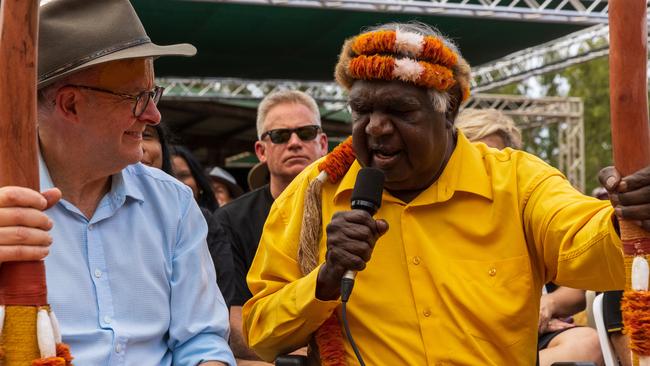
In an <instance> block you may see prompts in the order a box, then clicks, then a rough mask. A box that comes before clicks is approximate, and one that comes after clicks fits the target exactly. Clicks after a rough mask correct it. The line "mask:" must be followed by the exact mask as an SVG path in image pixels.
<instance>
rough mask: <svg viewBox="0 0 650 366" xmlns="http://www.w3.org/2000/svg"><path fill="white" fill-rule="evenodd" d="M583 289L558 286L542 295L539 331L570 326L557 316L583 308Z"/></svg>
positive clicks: (569, 314)
mask: <svg viewBox="0 0 650 366" xmlns="http://www.w3.org/2000/svg"><path fill="white" fill-rule="evenodd" d="M585 305H586V299H585V291H584V290H578V289H574V288H570V287H558V288H557V289H556V290H555V291H553V292H551V293H549V294H544V295H542V298H541V301H540V306H539V333H540V334H541V333H544V332H549V331H555V330H559V329H564V328H567V327H572V326H573V325H572V324H568V323H565V322H563V321H560V320H559V319H557V318H565V317H568V316H571V315H573V314H575V313H577V312H579V311H581V310H583V309H584V308H585Z"/></svg>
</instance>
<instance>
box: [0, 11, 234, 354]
mask: <svg viewBox="0 0 650 366" xmlns="http://www.w3.org/2000/svg"><path fill="white" fill-rule="evenodd" d="M39 41H40V43H39V49H38V55H39V60H38V66H39V72H38V74H39V75H38V90H39V93H38V94H39V95H38V98H39V100H38V127H39V128H38V137H39V146H40V153H39V158H40V159H39V160H40V161H39V166H40V187H41V190H43V191H44V192H43V193H42V194H39V193H38V192H35V191H32V190H29V189H27V188H18V187H3V188H0V248H2V249H0V262H1V261H6V260H38V259H43V258H44V257H45V266H46V273H47V285H48V301H49V303H50V304H51V306H52V309H53V310H54V312H55V313H56V314H57V315H58V318H59V320H60V323H61V332H62V335H63V341H64V342H66V343H68V344H69V345H70V348H71V352H72V355H73V356H74V358H75V360H74V362H75V364H78V365H118V364H119V365H164V366H170V365H199V364H201V365H210V366H216V365H226V364H229V365H231V366H233V365H234V364H235V361H234V358H233V356H232V352H231V351H230V349H229V347H228V344H227V339H228V333H229V330H228V318H227V314H228V312H227V308H226V306H225V303H224V301H223V298H222V296H221V294H220V292H219V289H218V287H217V285H216V279H215V273H214V266H213V264H212V262H211V259H210V255H209V252H208V249H207V245H206V235H207V225H206V223H205V220H204V218H203V216H202V214H201V211H200V210H199V208H198V206H197V204H196V203H195V201H194V199H193V197H192V192H191V191H190V190H189V188H187V187H186V186H185V185H183V184H182V183H180V182H178V181H177V180H176V179H174V178H172V177H170V176H168V175H166V174H165V173H163V172H162V171H160V170H158V169H153V168H149V167H147V166H145V165H143V164H140V163H139V161H140V160H141V159H142V154H143V152H142V135H143V132H144V130H145V127H147V126H155V125H157V124H158V123H160V120H161V115H160V112H159V111H158V108H157V107H156V103H157V102H158V101H159V100H160V96H161V95H162V92H163V89H162V88H160V87H157V86H155V85H154V71H153V58H154V57H159V56H166V55H182V56H192V55H194V54H195V53H196V49H195V48H194V47H193V46H191V45H189V44H179V45H172V46H158V45H155V44H153V43H152V42H151V40H150V39H149V38H148V36H147V34H146V33H145V30H144V28H143V27H142V24H141V23H140V21H139V19H138V17H137V15H136V13H135V11H134V9H133V7H132V6H131V4H130V2H129V1H128V0H101V1H88V0H53V1H50V2H47V3H46V4H44V5H43V6H41V8H40V28H39ZM54 187H56V188H54ZM43 210H44V212H42V211H43ZM12 233H16V234H12ZM52 242H53V245H52V246H51V247H49V244H50V243H52ZM48 248H49V251H50V253H49V255H48ZM12 253H13V254H14V255H11V254H12ZM46 255H47V257H46Z"/></svg>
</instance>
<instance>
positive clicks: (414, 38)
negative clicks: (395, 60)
mask: <svg viewBox="0 0 650 366" xmlns="http://www.w3.org/2000/svg"><path fill="white" fill-rule="evenodd" d="M423 44H424V37H423V36H422V35H421V34H417V33H412V32H404V31H402V30H400V29H397V30H396V31H395V52H397V53H398V54H401V55H404V56H410V57H417V56H418V55H419V54H420V52H422V45H423Z"/></svg>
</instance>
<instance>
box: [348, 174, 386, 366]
mask: <svg viewBox="0 0 650 366" xmlns="http://www.w3.org/2000/svg"><path fill="white" fill-rule="evenodd" d="M383 189H384V172H382V171H381V170H379V169H375V168H363V169H361V170H360V171H359V174H357V180H356V182H355V183H354V189H353V190H352V197H351V199H350V206H351V207H352V209H354V210H364V211H366V212H368V213H369V214H370V216H373V215H374V214H375V213H376V212H377V210H379V207H380V206H381V192H382V191H383ZM355 277H356V273H355V272H354V271H347V272H345V275H343V278H342V279H341V317H342V319H341V320H342V321H343V328H344V329H345V335H346V336H347V338H348V341H349V342H350V346H352V350H353V351H354V354H355V356H357V360H358V361H359V364H360V365H361V366H366V364H365V362H363V357H361V352H359V348H358V347H357V344H356V343H355V342H354V338H353V337H352V332H351V331H350V326H349V324H348V317H347V303H348V300H349V299H350V294H352V288H353V287H354V278H355Z"/></svg>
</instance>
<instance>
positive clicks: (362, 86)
mask: <svg viewBox="0 0 650 366" xmlns="http://www.w3.org/2000/svg"><path fill="white" fill-rule="evenodd" d="M423 98H424V99H425V100H428V96H427V91H426V90H425V89H423V88H420V87H416V86H414V85H409V84H407V83H404V82H401V81H390V82H385V81H365V80H364V81H357V82H355V83H354V84H353V86H352V88H351V89H350V94H349V100H350V102H354V101H365V100H372V99H377V100H378V101H382V102H385V103H392V102H398V103H409V102H413V103H415V102H418V100H420V99H423Z"/></svg>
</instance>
